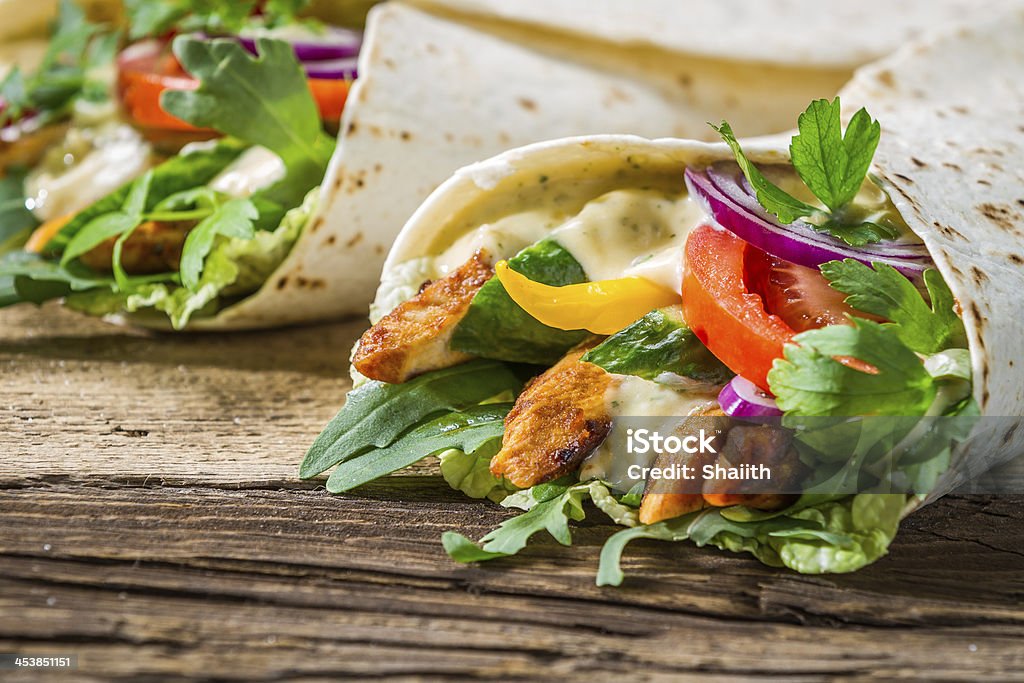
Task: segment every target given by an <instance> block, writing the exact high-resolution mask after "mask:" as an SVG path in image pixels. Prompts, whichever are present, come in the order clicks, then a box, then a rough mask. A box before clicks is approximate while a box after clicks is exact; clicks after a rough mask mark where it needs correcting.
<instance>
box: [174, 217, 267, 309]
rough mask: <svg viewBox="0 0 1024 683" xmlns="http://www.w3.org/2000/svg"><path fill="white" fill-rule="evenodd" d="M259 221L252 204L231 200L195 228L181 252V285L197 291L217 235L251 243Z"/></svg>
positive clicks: (190, 232)
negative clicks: (246, 240)
mask: <svg viewBox="0 0 1024 683" xmlns="http://www.w3.org/2000/svg"><path fill="white" fill-rule="evenodd" d="M257 218H259V212H258V211H257V210H256V206H255V205H254V204H253V203H252V202H251V201H249V200H248V199H232V200H231V201H229V202H227V203H226V204H224V205H223V206H221V207H219V208H217V209H216V210H215V211H214V212H213V214H211V215H210V216H209V217H207V218H204V219H203V220H202V221H201V222H200V223H199V225H197V226H196V227H194V228H192V230H190V231H189V233H188V237H187V238H185V244H184V246H183V247H182V250H181V268H180V270H181V284H182V285H183V286H184V287H186V288H187V289H190V290H195V289H196V287H197V286H198V285H199V276H200V274H201V273H202V272H203V262H204V261H205V260H206V256H207V255H208V254H209V253H210V250H211V249H213V241H214V239H216V237H217V235H223V236H224V237H238V238H240V239H252V237H253V236H254V234H255V230H254V228H253V221H254V220H256V219H257Z"/></svg>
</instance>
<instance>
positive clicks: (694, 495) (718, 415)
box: [640, 406, 731, 524]
mask: <svg viewBox="0 0 1024 683" xmlns="http://www.w3.org/2000/svg"><path fill="white" fill-rule="evenodd" d="M730 426H731V423H730V420H729V418H727V417H726V416H725V413H723V412H722V410H721V409H720V408H718V407H717V406H716V407H715V408H711V409H708V410H705V411H703V412H702V413H700V414H699V415H693V416H690V417H687V418H685V419H684V420H683V421H682V422H681V423H680V425H679V427H678V429H676V430H675V433H676V434H677V435H679V436H689V435H691V434H699V433H700V430H702V429H703V430H704V433H705V434H711V435H713V436H712V437H711V443H712V444H713V448H714V449H715V451H721V450H722V448H723V447H724V443H725V436H726V433H727V432H728V430H729V427H730ZM716 457H717V456H716V455H715V454H714V453H692V454H691V453H682V452H680V453H662V454H660V455H659V456H658V458H657V459H656V460H655V461H654V467H659V468H666V467H668V468H671V467H672V466H673V465H679V466H683V465H688V466H690V467H692V468H694V470H693V471H694V472H695V473H696V476H697V477H698V478H696V479H648V480H647V484H646V486H645V487H644V498H643V501H642V502H641V503H640V523H641V524H654V523H655V522H660V521H663V520H666V519H672V518H674V517H681V516H682V515H685V514H687V513H690V512H693V511H694V510H699V509H701V508H702V507H704V497H703V496H702V495H701V493H702V489H703V486H704V482H703V480H702V479H700V473H701V471H702V468H703V467H704V465H706V464H711V463H714V461H715V458H716Z"/></svg>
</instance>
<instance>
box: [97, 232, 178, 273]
mask: <svg viewBox="0 0 1024 683" xmlns="http://www.w3.org/2000/svg"><path fill="white" fill-rule="evenodd" d="M195 226H196V221H173V222H166V223H156V222H153V221H146V222H145V223H143V224H142V225H140V226H139V227H137V228H136V229H135V232H133V233H132V234H131V235H130V236H129V237H128V239H126V240H125V242H124V244H123V245H122V247H121V266H122V267H123V268H124V271H125V272H126V273H130V274H132V275H145V274H147V273H167V272H173V271H176V270H178V268H179V266H180V262H181V250H182V247H184V246H185V238H186V237H188V233H189V231H190V230H191V229H192V228H194V227H195ZM115 242H117V238H116V237H111V238H110V239H108V240H106V241H104V242H103V243H101V244H99V245H97V246H96V247H94V248H93V249H91V250H89V251H87V252H86V253H84V254H82V256H81V260H82V263H84V264H85V265H87V266H89V267H90V268H92V269H93V270H96V271H100V272H107V273H109V272H111V270H113V261H114V243H115Z"/></svg>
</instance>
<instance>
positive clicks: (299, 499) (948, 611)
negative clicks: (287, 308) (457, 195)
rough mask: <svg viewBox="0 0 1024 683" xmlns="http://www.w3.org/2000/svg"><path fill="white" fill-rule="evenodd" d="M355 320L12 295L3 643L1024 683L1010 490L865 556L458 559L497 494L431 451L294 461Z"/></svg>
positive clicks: (550, 552) (183, 653) (260, 664)
mask: <svg viewBox="0 0 1024 683" xmlns="http://www.w3.org/2000/svg"><path fill="white" fill-rule="evenodd" d="M361 327H362V325H361V324H360V323H358V322H355V323H347V324H339V325H333V326H324V327H316V328H307V329H294V330H281V331H276V332H270V333H249V334H232V335H200V336H185V337H180V336H179V337H173V336H162V335H152V334H148V333H139V332H134V331H128V330H123V329H119V328H116V327H111V326H107V325H104V324H102V323H99V322H96V321H91V320H86V319H83V318H79V317H77V316H74V315H71V314H68V313H64V312H62V311H59V310H56V309H54V308H52V307H46V308H44V309H42V310H36V309H18V310H7V311H0V368H2V377H3V396H2V398H0V652H20V653H46V652H48V653H77V654H78V655H79V669H78V670H77V671H76V672H73V674H71V675H69V676H67V677H66V679H68V680H71V679H73V680H85V681H147V680H152V681H163V680H171V679H174V680H222V681H254V680H302V681H305V680H310V681H312V680H336V679H338V678H341V677H353V678H379V677H389V678H396V679H421V678H428V679H464V678H486V679H493V680H515V679H523V680H525V679H536V678H543V679H551V678H556V677H558V678H565V679H582V678H588V679H594V680H604V679H609V678H612V677H616V678H621V677H624V676H629V677H630V678H631V679H634V678H635V679H637V680H677V679H679V678H690V677H692V678H697V677H699V678H700V679H702V680H710V681H715V680H762V679H767V678H773V679H783V680H807V681H812V680H832V679H835V678H844V677H850V678H857V679H876V680H892V679H915V678H917V679H921V678H923V679H927V680H950V681H953V680H956V681H959V680H1024V673H1022V672H1024V506H1022V503H1024V498H1022V497H1009V496H1007V497H998V498H974V497H972V498H967V497H953V498H947V499H945V500H942V501H940V502H939V503H937V504H935V505H932V506H930V507H928V508H926V509H924V510H922V511H920V512H919V513H917V514H915V515H914V516H912V517H911V518H910V519H908V520H907V521H906V522H905V524H904V528H903V530H902V531H901V533H900V536H899V537H898V539H897V541H896V543H895V544H894V546H893V548H892V552H891V554H890V555H889V556H888V557H886V558H884V559H883V560H881V561H880V562H878V563H877V564H875V565H874V566H872V567H869V568H867V569H865V570H863V571H861V572H858V573H856V574H851V575H842V576H819V577H814V576H800V575H797V574H794V573H791V572H786V571H780V570H776V569H772V568H768V567H764V566H762V565H760V564H759V563H757V562H756V561H754V560H752V559H749V558H747V557H745V556H737V555H731V554H727V553H723V552H719V551H717V550H709V549H698V548H694V547H692V546H690V545H688V544H664V543H655V542H638V543H637V544H635V545H634V546H631V548H630V550H629V553H628V556H627V558H626V567H625V568H626V571H627V577H628V578H627V581H626V583H625V584H624V586H623V587H622V588H620V589H608V588H598V587H597V586H595V585H594V572H595V570H596V566H597V556H598V552H599V550H600V546H601V543H602V542H603V540H604V538H605V537H606V536H607V534H608V532H609V529H608V528H607V527H606V526H603V525H597V524H593V523H587V522H585V523H584V524H583V525H582V526H581V528H580V529H579V530H578V532H577V533H576V543H575V544H574V545H573V546H572V547H571V548H563V547H561V546H558V545H557V544H556V543H555V542H554V541H552V540H551V539H546V540H543V539H542V540H539V541H538V542H537V543H536V544H535V545H534V546H533V547H531V548H529V549H527V551H525V552H524V553H523V554H522V555H521V556H519V557H515V558H509V559H507V560H502V561H499V562H495V563H492V564H489V565H481V566H469V567H466V566H461V565H457V564H454V563H452V562H450V561H449V560H448V559H447V557H446V556H445V555H444V552H443V550H442V549H441V546H440V543H439V536H440V534H441V532H443V531H445V530H448V529H458V530H460V531H463V532H464V533H467V534H468V535H471V536H472V535H480V534H482V533H483V532H484V531H486V530H488V529H490V528H492V527H493V526H495V525H496V524H497V523H498V522H500V521H501V519H503V518H504V517H505V516H506V515H507V514H508V513H507V511H505V510H504V509H502V508H500V507H498V506H495V505H491V504H487V503H480V502H476V501H471V500H467V499H465V498H464V497H462V496H461V495H459V494H456V493H454V492H452V491H450V490H449V489H448V488H447V486H446V485H445V484H444V482H443V481H442V480H441V479H440V478H439V477H437V476H436V475H435V474H433V473H432V472H433V470H432V468H431V467H429V466H424V467H420V468H419V469H418V470H416V471H414V472H412V473H405V474H403V475H400V476H393V477H389V478H387V479H385V480H382V481H380V482H375V483H374V484H371V485H369V486H366V487H364V488H362V489H360V490H358V491H357V492H356V493H355V494H354V495H349V496H343V497H332V496H329V495H328V494H327V493H326V491H324V490H323V488H322V485H321V483H320V482H307V483H304V482H299V481H297V480H296V478H295V472H296V469H297V465H298V462H299V460H300V459H301V457H302V454H303V452H304V449H305V447H306V445H307V444H308V443H309V441H310V440H311V439H312V437H314V436H315V435H316V433H317V432H318V430H319V429H320V427H321V426H322V425H323V423H324V422H325V421H326V420H327V419H329V418H330V417H331V415H332V414H333V413H334V412H335V411H336V410H337V408H338V406H339V404H340V400H341V397H342V396H343V394H344V391H345V388H346V381H345V380H344V375H345V370H346V367H347V360H346V359H347V355H348V349H349V346H350V345H351V343H352V340H353V339H354V338H355V337H356V335H357V334H358V333H359V331H360V330H361ZM594 517H596V515H595V516H594ZM0 678H2V679H3V680H4V681H8V680H10V681H35V680H49V679H45V678H40V675H39V673H38V672H36V673H32V672H27V671H23V672H6V671H5V672H0ZM64 679H65V678H60V677H57V678H54V680H64Z"/></svg>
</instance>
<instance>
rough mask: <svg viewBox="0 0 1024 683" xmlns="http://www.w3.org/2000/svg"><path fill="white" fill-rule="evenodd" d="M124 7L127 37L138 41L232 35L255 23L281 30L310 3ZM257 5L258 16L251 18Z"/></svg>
mask: <svg viewBox="0 0 1024 683" xmlns="http://www.w3.org/2000/svg"><path fill="white" fill-rule="evenodd" d="M124 4H125V10H126V12H127V14H128V21H129V24H130V26H131V32H130V34H129V35H130V36H131V38H132V39H133V40H137V39H139V38H145V37H147V36H159V35H163V34H165V33H168V32H169V31H172V30H175V29H178V32H179V33H189V32H193V31H202V32H205V33H211V34H220V33H229V34H235V33H239V32H240V31H242V30H243V29H244V28H246V27H247V26H248V25H250V24H252V23H254V22H258V23H259V24H260V25H265V26H280V25H281V24H286V23H291V22H294V21H295V20H296V16H297V15H298V14H299V13H300V12H301V11H302V10H304V9H305V8H306V7H307V6H308V5H309V0H267V1H266V2H265V3H258V2H257V0H156V1H155V0H125V3H124ZM260 5H262V7H261V10H262V11H261V14H260V15H259V16H253V12H254V10H255V9H256V8H257V7H258V6H260Z"/></svg>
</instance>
